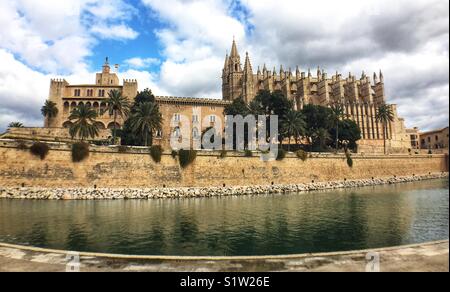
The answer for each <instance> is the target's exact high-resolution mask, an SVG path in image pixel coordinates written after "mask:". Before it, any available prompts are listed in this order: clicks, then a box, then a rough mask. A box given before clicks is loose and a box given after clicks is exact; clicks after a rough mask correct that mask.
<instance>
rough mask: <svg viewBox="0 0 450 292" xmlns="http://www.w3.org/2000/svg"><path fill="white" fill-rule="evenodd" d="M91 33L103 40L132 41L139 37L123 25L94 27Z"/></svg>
mask: <svg viewBox="0 0 450 292" xmlns="http://www.w3.org/2000/svg"><path fill="white" fill-rule="evenodd" d="M91 32H92V33H94V34H95V35H96V36H98V37H100V38H103V39H115V40H132V39H135V38H137V37H138V36H139V33H138V32H136V31H134V30H133V29H132V28H130V27H128V26H126V25H125V24H117V25H110V26H107V25H95V26H93V27H92V28H91Z"/></svg>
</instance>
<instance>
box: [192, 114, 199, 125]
mask: <svg viewBox="0 0 450 292" xmlns="http://www.w3.org/2000/svg"><path fill="white" fill-rule="evenodd" d="M192 122H194V123H198V116H197V115H193V116H192Z"/></svg>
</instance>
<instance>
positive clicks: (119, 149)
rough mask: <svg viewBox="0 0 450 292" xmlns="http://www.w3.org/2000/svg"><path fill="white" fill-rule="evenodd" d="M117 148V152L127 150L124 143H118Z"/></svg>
mask: <svg viewBox="0 0 450 292" xmlns="http://www.w3.org/2000/svg"><path fill="white" fill-rule="evenodd" d="M117 150H118V151H119V153H124V152H127V151H128V147H127V146H125V145H119V147H117Z"/></svg>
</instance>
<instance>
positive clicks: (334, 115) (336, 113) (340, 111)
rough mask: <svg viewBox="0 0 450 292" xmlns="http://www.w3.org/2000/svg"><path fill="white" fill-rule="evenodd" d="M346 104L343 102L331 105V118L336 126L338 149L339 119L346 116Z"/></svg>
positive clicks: (337, 147)
mask: <svg viewBox="0 0 450 292" xmlns="http://www.w3.org/2000/svg"><path fill="white" fill-rule="evenodd" d="M344 114H345V112H344V106H343V105H342V104H341V103H335V104H333V105H332V106H331V120H332V121H333V124H334V126H336V151H338V149H339V121H340V120H341V119H342V118H343V117H344Z"/></svg>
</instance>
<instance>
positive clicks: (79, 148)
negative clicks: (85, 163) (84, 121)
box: [72, 142, 89, 162]
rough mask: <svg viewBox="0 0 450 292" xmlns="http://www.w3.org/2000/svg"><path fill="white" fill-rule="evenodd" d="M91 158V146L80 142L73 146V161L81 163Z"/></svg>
mask: <svg viewBox="0 0 450 292" xmlns="http://www.w3.org/2000/svg"><path fill="white" fill-rule="evenodd" d="M88 156H89V144H88V143H85V142H78V143H74V144H72V161H73V162H80V161H82V160H84V159H85V158H87V157H88Z"/></svg>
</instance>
